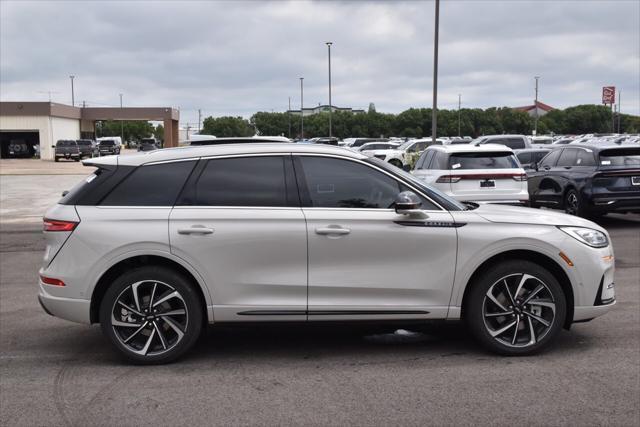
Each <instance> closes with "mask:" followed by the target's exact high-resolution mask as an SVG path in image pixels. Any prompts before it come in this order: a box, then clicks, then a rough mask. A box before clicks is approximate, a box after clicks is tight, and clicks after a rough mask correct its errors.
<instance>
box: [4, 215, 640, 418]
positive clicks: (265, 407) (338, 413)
mask: <svg viewBox="0 0 640 427" xmlns="http://www.w3.org/2000/svg"><path fill="white" fill-rule="evenodd" d="M602 223H603V225H604V226H605V227H606V228H607V229H608V230H609V231H610V233H611V235H612V239H613V243H614V249H615V253H616V258H617V260H616V265H617V273H616V291H617V298H618V304H617V306H616V308H615V310H614V311H613V312H611V313H609V314H607V315H606V316H604V317H601V318H599V319H596V320H594V321H592V322H589V323H584V324H577V325H574V326H573V328H572V329H571V331H563V332H562V333H561V336H560V338H559V340H558V342H557V343H556V345H555V346H554V347H553V348H552V349H550V350H549V351H547V352H545V353H543V354H540V355H537V356H532V357H521V358H504V357H498V356H495V355H493V354H489V353H486V352H484V351H483V350H481V349H480V347H479V346H478V345H476V344H475V342H474V341H473V340H472V339H471V337H470V336H469V335H468V334H467V333H466V332H465V330H464V329H463V328H462V326H461V325H460V324H458V323H434V324H430V325H426V326H420V327H417V326H401V325H386V326H367V327H364V326H340V327H334V326H333V325H332V326H328V325H321V326H295V327H291V326H287V325H276V326H268V327H267V326H242V327H233V328H231V327H210V328H209V329H208V330H207V332H206V333H205V334H204V335H203V337H202V339H201V340H200V341H199V343H198V345H197V346H196V348H195V349H194V351H192V352H191V353H190V354H189V355H188V356H187V357H185V358H184V359H181V360H180V361H178V362H177V363H174V364H171V365H166V366H153V367H139V366H129V365H127V364H125V363H124V362H123V361H122V360H121V359H120V358H119V357H118V356H117V355H116V354H115V353H114V352H113V351H112V350H111V349H110V347H109V344H108V342H107V340H106V338H104V337H103V336H102V334H101V331H100V328H99V326H97V325H94V326H86V325H79V324H74V323H70V322H67V321H64V320H60V319H56V318H54V317H51V316H48V315H46V314H45V313H44V312H43V311H42V309H41V308H40V307H39V305H38V303H37V300H36V281H37V269H38V267H39V265H40V260H41V258H42V251H43V249H44V241H43V237H42V234H41V232H40V230H39V224H29V223H24V224H18V223H6V222H5V223H2V224H0V424H1V425H3V426H13V425H65V426H88V425H105V426H107V425H108V426H115V425H118V426H133V425H204V424H206V425H224V426H229V425H403V426H406V425H514V424H522V425H572V426H573V425H580V426H588V425H605V424H606V425H619V426H638V425H640V216H638V215H635V216H629V215H628V216H625V217H615V218H609V219H606V220H603V221H602ZM399 328H403V329H400V330H398V329H399Z"/></svg>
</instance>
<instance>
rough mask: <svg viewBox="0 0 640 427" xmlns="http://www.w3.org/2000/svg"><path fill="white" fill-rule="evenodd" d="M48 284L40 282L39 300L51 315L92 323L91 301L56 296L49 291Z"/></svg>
mask: <svg viewBox="0 0 640 427" xmlns="http://www.w3.org/2000/svg"><path fill="white" fill-rule="evenodd" d="M46 286H48V285H43V284H42V283H40V290H39V292H38V301H39V302H40V306H42V309H43V310H44V311H45V312H46V313H47V314H49V315H51V316H55V317H59V318H61V319H65V320H70V321H72V322H77V323H87V324H89V323H91V317H90V311H91V310H90V308H91V301H89V300H85V299H75V298H62V297H55V296H53V295H51V294H49V293H47V290H46V288H45V287H46Z"/></svg>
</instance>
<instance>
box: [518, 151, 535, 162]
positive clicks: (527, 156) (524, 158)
mask: <svg viewBox="0 0 640 427" xmlns="http://www.w3.org/2000/svg"><path fill="white" fill-rule="evenodd" d="M531 154H532V153H518V160H520V163H522V164H526V163H531Z"/></svg>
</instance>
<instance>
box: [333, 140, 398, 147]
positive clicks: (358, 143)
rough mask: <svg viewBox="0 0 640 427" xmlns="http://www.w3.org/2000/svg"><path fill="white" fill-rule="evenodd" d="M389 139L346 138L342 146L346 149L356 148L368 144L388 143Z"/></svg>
mask: <svg viewBox="0 0 640 427" xmlns="http://www.w3.org/2000/svg"><path fill="white" fill-rule="evenodd" d="M388 141H389V138H345V139H343V140H342V144H339V145H342V146H344V147H351V148H356V147H360V146H361V145H364V144H366V143H368V142H388Z"/></svg>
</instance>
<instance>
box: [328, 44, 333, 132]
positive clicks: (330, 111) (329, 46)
mask: <svg viewBox="0 0 640 427" xmlns="http://www.w3.org/2000/svg"><path fill="white" fill-rule="evenodd" d="M332 44H333V43H332V42H327V49H328V52H329V138H331V137H332V132H331V114H332V110H333V108H332V107H331V45H332Z"/></svg>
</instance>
